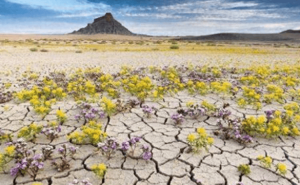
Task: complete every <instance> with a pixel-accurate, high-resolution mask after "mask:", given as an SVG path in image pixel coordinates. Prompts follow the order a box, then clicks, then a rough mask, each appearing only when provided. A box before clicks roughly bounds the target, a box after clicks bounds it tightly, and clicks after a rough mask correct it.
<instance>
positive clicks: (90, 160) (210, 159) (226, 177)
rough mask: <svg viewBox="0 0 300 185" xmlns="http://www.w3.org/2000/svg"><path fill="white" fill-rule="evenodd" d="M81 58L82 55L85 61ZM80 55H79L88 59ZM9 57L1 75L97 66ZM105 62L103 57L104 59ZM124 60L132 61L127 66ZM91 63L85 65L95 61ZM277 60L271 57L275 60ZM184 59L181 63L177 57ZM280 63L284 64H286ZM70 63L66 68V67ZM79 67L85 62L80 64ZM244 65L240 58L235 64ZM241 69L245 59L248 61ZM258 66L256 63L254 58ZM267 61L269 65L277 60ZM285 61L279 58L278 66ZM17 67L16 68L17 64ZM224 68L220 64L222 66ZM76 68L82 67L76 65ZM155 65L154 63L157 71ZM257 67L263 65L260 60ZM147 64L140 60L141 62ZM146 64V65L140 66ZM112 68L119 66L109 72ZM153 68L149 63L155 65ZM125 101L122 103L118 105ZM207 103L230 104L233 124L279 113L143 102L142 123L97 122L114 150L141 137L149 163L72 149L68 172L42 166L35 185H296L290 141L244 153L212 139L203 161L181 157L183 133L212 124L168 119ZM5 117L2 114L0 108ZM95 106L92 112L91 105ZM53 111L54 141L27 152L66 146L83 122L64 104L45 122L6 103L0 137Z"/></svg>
mask: <svg viewBox="0 0 300 185" xmlns="http://www.w3.org/2000/svg"><path fill="white" fill-rule="evenodd" d="M88 54H89V53H88ZM88 54H86V55H88ZM28 55H29V56H30V57H29V58H28V56H27V58H26V57H24V56H25V55H20V56H19V55H17V56H15V57H16V58H15V59H14V62H7V64H5V66H6V68H4V69H14V68H15V67H16V66H19V67H21V68H22V67H23V68H25V67H26V65H23V63H22V62H24V63H25V60H28V61H31V62H32V63H31V64H32V67H33V68H35V69H36V70H38V69H43V70H42V71H48V70H49V68H51V69H52V68H56V69H58V68H60V67H65V68H71V67H72V66H73V67H80V66H83V65H85V67H91V66H98V65H99V64H100V62H99V61H98V60H97V61H92V63H88V62H90V61H88V60H86V56H85V55H80V56H79V57H75V58H74V57H73V54H69V55H68V56H70V57H71V56H72V57H73V58H71V59H70V61H72V62H74V63H75V64H76V65H75V64H69V63H68V64H64V66H58V65H57V64H58V63H59V64H60V63H63V61H64V60H65V54H61V55H62V56H60V55H58V54H55V58H54V59H53V61H51V57H52V53H48V54H41V55H43V56H44V55H47V57H46V58H45V59H43V60H44V61H51V62H49V63H39V61H38V60H40V58H39V57H36V56H35V55H33V54H31V53H30V54H28ZM103 55H105V56H104V57H103V56H102V58H101V59H103V60H104V63H105V62H108V61H111V60H109V59H110V58H111V57H112V56H114V57H113V58H115V60H113V61H112V62H111V63H109V64H106V65H107V66H108V67H107V68H109V70H111V71H114V70H115V68H114V66H113V65H110V64H112V63H114V62H116V61H117V60H118V61H119V58H125V60H126V62H127V63H129V64H130V63H131V59H132V60H134V59H135V61H137V60H136V58H140V57H141V55H143V56H144V57H145V58H147V59H149V61H152V60H153V58H151V55H145V54H138V55H137V56H136V55H134V54H132V53H129V54H127V53H126V54H122V55H121V57H120V55H115V53H109V54H106V53H105V54H103ZM106 55H109V56H106ZM128 55H134V56H135V57H133V58H130V57H128ZM1 57H2V61H10V59H11V56H3V55H2V56H0V58H1ZM97 57H98V56H95V57H91V58H94V59H95V60H96V58H97ZM161 57H162V56H160V55H155V57H154V58H161ZM276 57H278V56H276ZM183 58H184V57H183ZM198 58H202V60H204V61H205V62H208V61H210V60H211V58H209V59H205V58H204V59H203V57H201V56H195V57H194V58H192V59H191V60H192V62H195V63H196V62H198ZM287 58H288V57H287ZM73 59H74V60H73ZM84 59H85V61H84ZM243 59H244V58H243ZM248 59H249V61H251V60H253V57H252V56H251V57H249V58H248ZM260 59H261V58H260ZM277 59H278V58H275V59H274V60H277ZM285 59H286V57H283V58H279V59H278V61H280V60H285ZM19 60H21V62H20V61H19ZM174 60H176V64H181V63H184V62H185V61H186V60H183V59H182V58H179V59H177V58H176V56H175V58H174V56H168V57H166V56H165V58H163V59H161V61H174ZM224 60H226V59H224ZM82 61H83V63H81V62H82ZM161 61H156V62H157V65H158V63H160V62H161ZM260 61H263V59H261V60H260ZM146 62H148V60H146ZM148 63H150V62H148ZM135 64H138V65H143V63H142V62H140V63H139V62H135ZM114 65H119V63H117V64H114ZM155 65H156V63H155ZM2 77H3V78H2V79H1V82H8V81H9V82H12V83H13V84H17V83H19V82H18V81H17V80H16V79H17V74H15V76H14V77H13V78H9V77H7V78H6V77H5V76H2ZM15 88H16V89H15V90H20V87H18V86H15ZM123 99H124V100H126V97H124V98H123ZM202 100H207V101H208V102H209V103H214V104H216V105H222V104H223V103H230V105H231V106H230V108H231V112H232V115H231V116H234V117H240V118H243V117H245V116H246V115H262V114H263V111H264V110H267V109H269V108H270V107H272V108H274V109H277V108H278V109H282V106H278V105H277V104H276V105H275V104H274V105H268V106H265V107H263V108H262V110H261V111H258V112H256V111H254V110H250V109H241V108H238V106H237V105H236V103H235V102H234V101H231V100H230V99H221V98H219V97H217V96H215V95H206V96H191V95H188V93H183V92H180V93H178V95H175V96H174V97H165V98H164V99H163V100H161V101H159V102H153V101H151V100H148V101H146V102H145V103H144V104H147V105H149V106H154V107H155V108H157V109H158V110H157V111H156V112H155V113H154V114H153V115H152V116H151V117H150V118H146V117H145V116H144V115H143V112H142V110H141V108H140V107H137V108H134V109H132V110H131V111H130V112H125V113H119V114H117V115H114V116H112V117H111V118H110V119H102V120H101V122H102V123H103V124H104V128H105V131H106V132H107V133H108V134H109V135H110V136H112V137H115V138H116V139H117V140H118V141H119V142H121V141H123V140H124V139H129V138H131V137H134V136H141V137H143V139H142V143H147V144H149V145H150V146H151V151H152V153H153V157H152V159H151V160H149V161H148V162H146V161H144V160H141V159H134V158H130V157H126V158H124V156H123V155H122V153H121V152H117V154H116V155H115V156H114V157H113V158H112V159H110V160H107V159H106V158H105V157H103V156H101V155H100V154H97V155H96V154H94V151H95V150H96V148H95V147H94V146H92V145H78V147H79V149H78V152H77V154H76V156H75V158H76V160H75V161H73V162H72V163H71V169H70V170H66V171H64V172H57V171H56V170H55V169H54V168H52V167H51V166H50V165H49V164H45V166H46V167H45V169H44V170H43V171H41V172H40V173H39V174H38V176H37V178H36V180H37V181H40V182H42V183H43V185H67V184H68V183H70V182H72V181H73V179H74V178H77V179H84V178H86V177H88V178H89V179H90V182H91V183H92V184H93V185H100V184H103V185H196V184H197V183H196V181H197V180H200V181H201V182H202V184H204V185H217V184H219V185H221V184H222V185H223V184H224V185H233V184H235V183H237V182H240V181H241V182H243V183H244V184H245V185H256V184H257V185H278V184H281V185H289V184H291V185H297V184H300V140H299V139H298V138H292V137H286V138H284V137H282V138H278V139H264V138H257V139H256V140H255V142H254V143H252V144H248V145H241V144H239V143H237V142H236V141H233V140H222V139H220V138H218V137H215V136H214V140H215V142H214V144H213V146H212V147H211V148H210V150H209V153H207V152H205V151H204V150H203V151H202V152H201V153H199V154H193V153H187V152H186V150H187V148H188V144H187V142H186V137H187V135H188V134H189V133H192V132H195V131H196V128H198V127H204V128H205V129H206V130H207V132H208V134H209V135H211V136H213V131H214V130H218V128H219V127H218V126H217V123H216V118H213V117H201V118H200V119H199V120H192V119H187V120H186V121H185V122H184V123H183V124H182V125H179V126H177V125H175V124H174V122H173V121H172V120H171V119H170V116H171V115H172V114H173V113H175V112H176V110H177V108H180V107H184V106H185V105H186V102H188V101H195V102H201V101H202ZM5 105H6V106H8V107H9V109H8V110H5V108H4V106H5ZM95 106H99V105H95ZM58 108H61V109H63V110H64V111H66V113H67V117H68V120H67V121H66V123H64V125H63V126H62V132H61V133H60V137H59V138H57V139H55V140H54V141H52V142H50V141H49V140H47V139H45V138H44V137H42V136H39V137H38V138H37V140H36V141H35V142H34V143H30V142H29V145H30V147H36V148H41V147H42V146H45V145H52V146H54V147H55V148H58V147H59V146H61V145H62V144H64V143H69V140H68V139H67V137H66V136H67V135H68V134H70V133H71V132H73V131H74V130H76V129H77V128H79V127H80V126H81V125H82V124H83V122H78V121H76V120H75V118H74V116H75V115H76V114H78V113H79V111H80V110H79V108H78V106H77V104H76V103H75V102H74V101H73V100H70V99H66V100H64V101H61V102H57V103H56V104H55V105H54V106H52V110H53V111H52V112H50V113H49V115H47V116H46V117H45V118H42V117H41V116H39V115H37V114H36V113H35V112H34V110H33V108H32V106H31V105H30V104H29V103H21V104H16V103H14V101H10V102H8V103H5V104H1V105H0V127H1V129H3V131H7V132H10V133H13V134H14V135H16V134H17V132H18V131H19V130H20V129H21V128H22V127H24V126H27V125H29V124H31V123H32V122H35V123H37V124H45V123H47V122H49V121H54V120H56V116H55V111H56V110H57V109H58ZM4 147H5V146H4V145H0V150H1V151H3V149H4ZM258 155H268V156H270V157H272V158H273V160H274V162H276V163H278V162H284V163H285V164H286V165H287V168H288V172H287V174H286V175H285V176H282V175H279V174H278V173H277V172H276V169H274V167H273V168H271V169H264V168H262V167H261V165H260V164H259V162H257V160H256V157H257V156H258ZM97 163H104V164H106V165H107V167H108V170H107V173H106V175H105V178H104V179H103V180H100V179H99V178H97V177H96V176H95V175H94V174H93V172H92V171H91V170H90V168H91V165H93V164H97ZM240 164H250V165H251V173H250V174H249V176H244V175H241V174H240V173H239V172H238V170H237V167H238V166H239V165H240ZM32 182H33V180H32V179H31V178H29V177H28V176H25V177H22V176H19V177H17V178H13V177H11V176H10V175H9V174H4V173H2V172H1V173H0V185H21V184H23V185H31V184H32Z"/></svg>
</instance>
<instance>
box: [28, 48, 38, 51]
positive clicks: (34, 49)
mask: <svg viewBox="0 0 300 185" xmlns="http://www.w3.org/2000/svg"><path fill="white" fill-rule="evenodd" d="M30 51H31V52H37V51H38V49H37V48H30Z"/></svg>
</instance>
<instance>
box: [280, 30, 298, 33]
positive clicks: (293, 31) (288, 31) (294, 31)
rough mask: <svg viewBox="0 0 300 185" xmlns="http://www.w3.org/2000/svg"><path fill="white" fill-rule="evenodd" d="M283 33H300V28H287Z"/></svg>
mask: <svg viewBox="0 0 300 185" xmlns="http://www.w3.org/2000/svg"><path fill="white" fill-rule="evenodd" d="M281 33H300V30H286V31H283V32H281Z"/></svg>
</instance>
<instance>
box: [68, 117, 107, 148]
mask: <svg viewBox="0 0 300 185" xmlns="http://www.w3.org/2000/svg"><path fill="white" fill-rule="evenodd" d="M106 137H107V133H106V132H103V131H102V124H101V123H96V122H95V121H90V122H88V124H87V125H85V126H82V127H81V132H80V131H74V132H73V133H71V134H70V135H69V139H71V140H72V142H74V143H76V144H93V145H96V144H98V143H99V142H102V141H103V140H104V139H105V138H106Z"/></svg>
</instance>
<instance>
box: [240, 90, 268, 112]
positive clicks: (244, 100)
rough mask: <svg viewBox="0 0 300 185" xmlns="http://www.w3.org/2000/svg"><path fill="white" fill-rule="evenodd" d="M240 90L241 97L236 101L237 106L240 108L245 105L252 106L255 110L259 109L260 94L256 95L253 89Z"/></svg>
mask: <svg viewBox="0 0 300 185" xmlns="http://www.w3.org/2000/svg"><path fill="white" fill-rule="evenodd" d="M242 90H243V94H242V97H241V98H239V99H238V102H237V104H238V105H239V106H241V107H245V106H246V105H252V106H253V107H254V108H256V109H257V110H258V109H261V107H262V105H261V102H260V97H261V96H260V94H259V93H257V92H256V91H255V89H253V88H249V87H246V86H243V87H242Z"/></svg>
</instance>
